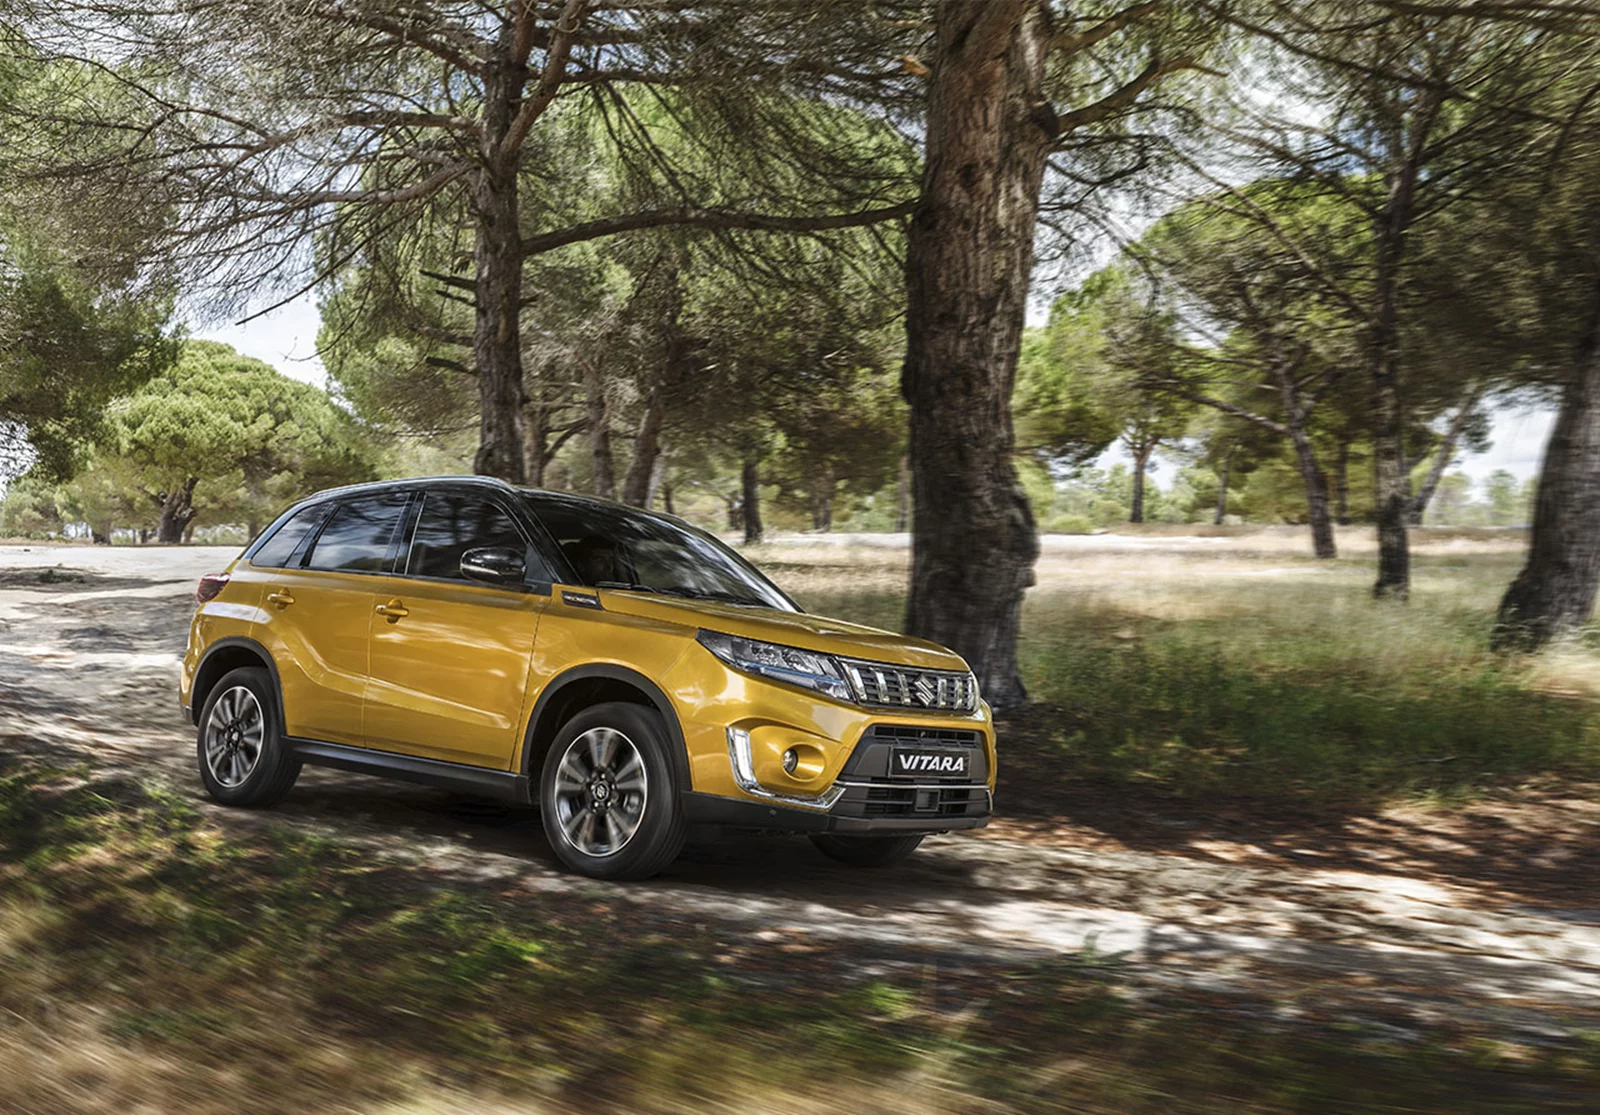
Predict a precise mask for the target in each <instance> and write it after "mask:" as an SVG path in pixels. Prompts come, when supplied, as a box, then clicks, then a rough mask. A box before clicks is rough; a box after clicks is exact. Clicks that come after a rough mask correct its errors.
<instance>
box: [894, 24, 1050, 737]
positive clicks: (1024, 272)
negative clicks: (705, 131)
mask: <svg viewBox="0 0 1600 1115" xmlns="http://www.w3.org/2000/svg"><path fill="white" fill-rule="evenodd" d="M1048 43H1049V26H1048V22H1047V11H1046V9H1045V7H1044V6H1043V5H1041V4H1039V3H1037V2H1031V0H943V2H942V3H941V4H940V5H939V12H938V31H937V35H936V42H935V45H934V55H933V62H932V74H931V77H930V80H929V83H928V116H927V127H926V159H925V161H924V165H923V174H922V192H921V197H920V199H919V201H918V204H917V209H916V213H915V215H914V217H913V220H912V224H911V230H910V239H909V243H908V250H907V261H906V270H907V294H908V303H907V312H906V359H905V366H904V370H903V372H902V377H901V389H902V392H903V393H904V395H905V398H906V401H907V403H908V404H909V405H910V409H911V422H910V433H911V439H910V450H911V451H910V458H911V475H912V484H911V489H912V500H913V529H912V547H911V549H912V558H911V586H910V595H909V598H908V600H907V605H906V630H907V631H908V632H909V633H910V634H912V635H916V636H919V637H922V638H926V639H931V640H933V641H934V642H937V643H942V644H944V645H945V646H948V647H950V648H951V649H953V650H955V651H956V652H957V653H959V654H961V655H962V656H963V657H964V658H965V659H966V660H967V662H968V663H969V664H970V665H971V667H972V669H973V671H974V672H975V673H976V674H977V677H978V680H979V684H980V685H981V687H982V690H983V693H984V695H985V696H986V697H987V698H988V700H989V702H990V703H991V704H992V705H994V706H996V707H1000V708H1004V707H1011V706H1016V705H1019V704H1021V703H1023V702H1024V701H1025V700H1026V699H1027V691H1026V689H1024V687H1023V684H1022V678H1021V676H1020V675H1019V673H1018V670H1017V639H1018V635H1019V633H1020V628H1021V622H1022V597H1023V593H1024V592H1025V590H1026V589H1027V587H1028V586H1029V585H1030V584H1032V583H1033V580H1034V577H1033V563H1034V561H1035V560H1036V558H1037V557H1038V553H1039V542H1038V537H1037V534H1036V532H1035V529H1034V522H1033V512H1032V509H1031V508H1030V507H1029V505H1028V499H1027V496H1026V494H1025V493H1024V492H1023V490H1022V487H1021V485H1020V484H1019V483H1018V480H1017V473H1016V469H1015V467H1014V465H1013V462H1012V452H1013V446H1014V436H1013V431H1012V424H1011V409H1010V399H1011V388H1012V383H1013V380H1014V379H1015V375H1016V366H1017V356H1018V352H1019V348H1020V344H1021V337H1022V327H1023V323H1024V319H1025V317H1026V309H1027V293H1028V280H1029V277H1030V274H1031V272H1032V269H1033V239H1034V231H1035V223H1036V218H1037V215H1038V208H1039V190H1040V186H1041V183H1042V180H1043V175H1044V168H1045V161H1046V158H1047V157H1048V153H1049V149H1050V144H1051V141H1052V139H1053V130H1054V121H1053V120H1052V119H1051V117H1053V114H1052V113H1049V112H1048V108H1047V106H1048V102H1047V101H1046V99H1045V96H1044V89H1043V79H1044V64H1045V55H1046V52H1047V48H1048ZM1041 106H1045V108H1046V111H1045V112H1043V113H1041V111H1040V109H1041Z"/></svg>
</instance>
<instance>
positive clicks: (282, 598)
mask: <svg viewBox="0 0 1600 1115" xmlns="http://www.w3.org/2000/svg"><path fill="white" fill-rule="evenodd" d="M267 603H269V604H276V605H277V606H278V608H279V610H282V609H284V608H287V607H288V606H289V605H290V604H293V603H294V593H292V592H269V593H267Z"/></svg>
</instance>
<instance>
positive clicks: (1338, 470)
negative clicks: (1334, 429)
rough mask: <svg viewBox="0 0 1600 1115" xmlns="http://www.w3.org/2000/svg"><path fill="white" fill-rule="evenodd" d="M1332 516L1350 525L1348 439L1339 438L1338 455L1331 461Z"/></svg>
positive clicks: (1337, 520) (1335, 519)
mask: <svg viewBox="0 0 1600 1115" xmlns="http://www.w3.org/2000/svg"><path fill="white" fill-rule="evenodd" d="M1333 518H1334V522H1336V523H1338V524H1339V525H1340V526H1342V527H1347V526H1349V525H1350V439H1349V438H1340V439H1339V456H1338V457H1337V458H1335V460H1334V462H1333Z"/></svg>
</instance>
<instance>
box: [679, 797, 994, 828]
mask: <svg viewBox="0 0 1600 1115" xmlns="http://www.w3.org/2000/svg"><path fill="white" fill-rule="evenodd" d="M683 811H684V816H685V818H686V819H687V820H688V822H689V823H690V824H691V825H696V826H715V827H720V828H736V829H766V830H769V831H775V832H801V833H812V832H835V833H842V834H844V835H847V836H903V835H905V834H907V833H915V832H922V833H931V832H951V831H954V830H957V829H976V828H983V827H984V826H985V825H987V824H988V823H989V814H987V813H983V814H978V815H967V816H962V817H950V816H940V815H938V814H930V815H928V816H922V817H918V816H911V817H848V816H841V815H839V814H837V813H820V812H817V811H815V810H811V809H794V808H792V807H789V806H783V805H768V804H767V803H765V802H759V801H741V800H739V799H737V798H725V797H720V796H718V795H716V794H700V793H695V792H693V791H691V792H689V793H686V794H684V795H683Z"/></svg>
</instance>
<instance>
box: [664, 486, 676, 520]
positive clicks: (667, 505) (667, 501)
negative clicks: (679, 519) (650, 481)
mask: <svg viewBox="0 0 1600 1115" xmlns="http://www.w3.org/2000/svg"><path fill="white" fill-rule="evenodd" d="M661 510H663V511H665V512H666V513H667V514H668V515H676V514H677V512H676V511H674V510H673V509H672V485H671V484H663V485H661Z"/></svg>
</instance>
